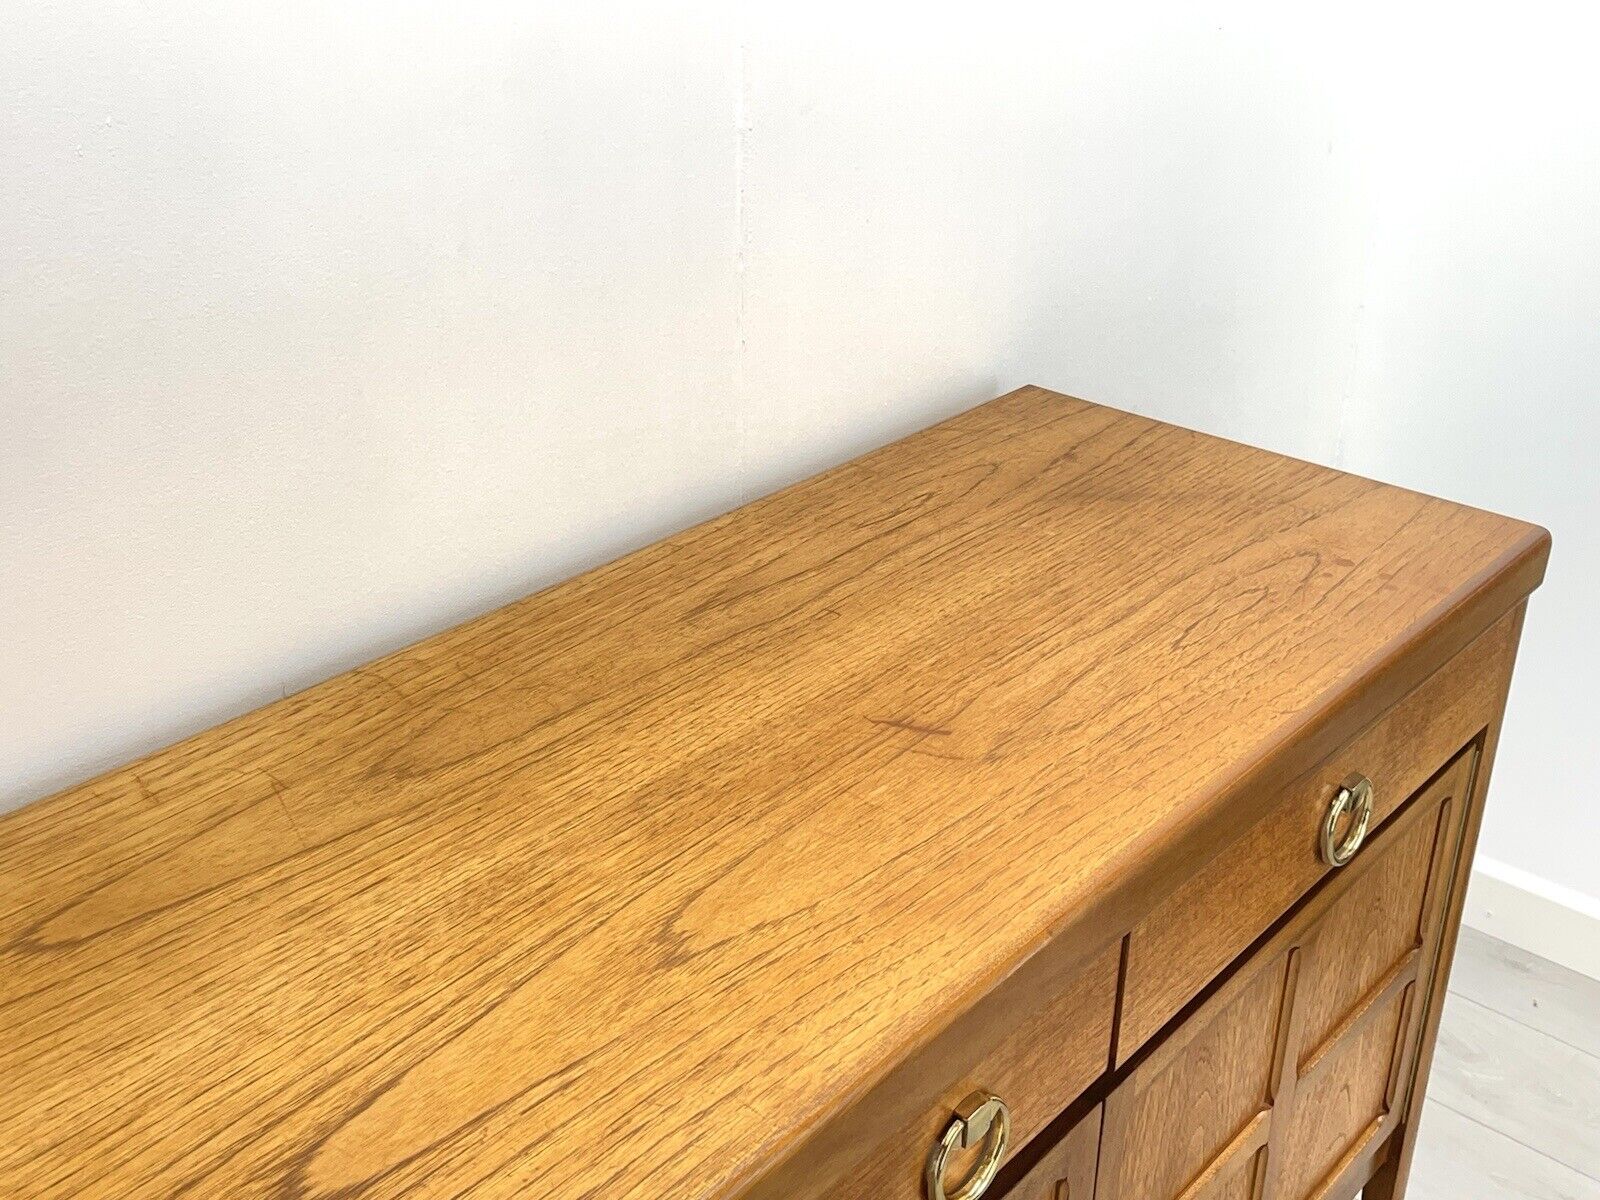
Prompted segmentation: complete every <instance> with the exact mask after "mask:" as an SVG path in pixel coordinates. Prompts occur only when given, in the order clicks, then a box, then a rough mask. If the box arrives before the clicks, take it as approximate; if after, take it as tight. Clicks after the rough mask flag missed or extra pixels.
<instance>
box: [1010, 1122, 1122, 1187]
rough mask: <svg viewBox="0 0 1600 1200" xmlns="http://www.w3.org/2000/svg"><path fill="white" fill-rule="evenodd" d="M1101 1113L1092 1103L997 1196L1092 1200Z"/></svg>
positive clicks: (1098, 1151) (1098, 1149)
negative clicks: (1083, 1115)
mask: <svg viewBox="0 0 1600 1200" xmlns="http://www.w3.org/2000/svg"><path fill="white" fill-rule="evenodd" d="M1101 1113H1102V1109H1101V1108H1099V1107H1096V1108H1095V1110H1094V1111H1093V1112H1091V1113H1090V1114H1089V1115H1088V1116H1086V1117H1084V1118H1083V1120H1081V1121H1079V1122H1078V1123H1077V1124H1076V1125H1074V1126H1073V1127H1072V1130H1071V1132H1069V1133H1068V1134H1067V1135H1066V1136H1065V1137H1063V1138H1062V1139H1061V1140H1060V1141H1059V1142H1057V1143H1056V1144H1055V1145H1054V1146H1052V1147H1050V1149H1049V1150H1047V1151H1045V1153H1044V1156H1043V1157H1042V1158H1040V1159H1039V1161H1038V1162H1036V1163H1034V1164H1033V1166H1031V1167H1029V1168H1028V1171H1027V1173H1026V1174H1024V1175H1023V1176H1022V1178H1020V1179H1018V1180H1017V1182H1016V1183H1014V1184H1012V1185H1011V1187H1009V1188H1007V1189H1006V1191H1005V1193H1004V1194H1003V1196H1002V1198H1001V1200H1094V1175H1095V1163H1096V1160H1097V1158H1098V1156H1099V1153H1100V1119H1101Z"/></svg>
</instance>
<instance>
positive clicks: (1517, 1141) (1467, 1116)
mask: <svg viewBox="0 0 1600 1200" xmlns="http://www.w3.org/2000/svg"><path fill="white" fill-rule="evenodd" d="M1490 1011H1493V1010H1492V1009H1491V1010H1490ZM1428 1103H1429V1104H1437V1105H1438V1106H1439V1107H1440V1108H1443V1109H1448V1110H1449V1111H1450V1112H1453V1113H1455V1115H1456V1116H1458V1117H1460V1118H1461V1119H1462V1120H1464V1121H1470V1122H1472V1124H1474V1125H1476V1126H1477V1127H1478V1128H1479V1129H1486V1130H1488V1131H1489V1132H1490V1133H1492V1134H1495V1135H1497V1136H1499V1137H1503V1138H1505V1139H1506V1141H1508V1142H1511V1143H1513V1144H1514V1145H1518V1146H1521V1147H1522V1148H1523V1149H1524V1150H1526V1151H1528V1152H1529V1153H1531V1154H1537V1155H1538V1156H1539V1157H1540V1158H1542V1159H1544V1160H1545V1161H1546V1162H1551V1163H1554V1164H1555V1165H1556V1166H1558V1167H1565V1168H1566V1169H1567V1170H1569V1171H1571V1172H1572V1173H1573V1174H1575V1175H1580V1176H1582V1177H1583V1178H1584V1179H1587V1180H1588V1181H1589V1182H1590V1183H1595V1184H1600V1179H1597V1178H1595V1177H1594V1176H1593V1175H1591V1174H1589V1172H1587V1171H1585V1170H1584V1169H1583V1168H1582V1167H1576V1166H1573V1165H1572V1164H1571V1163H1569V1162H1564V1161H1562V1160H1561V1159H1559V1158H1557V1157H1556V1156H1555V1155H1553V1154H1551V1153H1550V1152H1549V1151H1547V1150H1541V1149H1540V1148H1539V1147H1538V1146H1531V1145H1529V1144H1528V1143H1527V1142H1525V1141H1523V1140H1522V1139H1521V1138H1519V1137H1515V1136H1513V1135H1512V1134H1509V1133H1507V1132H1506V1131H1505V1130H1504V1129H1496V1128H1495V1127H1494V1126H1493V1125H1489V1124H1486V1123H1485V1122H1483V1121H1480V1120H1478V1118H1477V1117H1475V1116H1473V1115H1472V1114H1471V1113H1466V1112H1462V1111H1461V1110H1460V1109H1459V1108H1457V1107H1455V1105H1453V1104H1446V1103H1445V1102H1444V1101H1443V1100H1435V1099H1434V1098H1433V1097H1431V1096H1430V1097H1428Z"/></svg>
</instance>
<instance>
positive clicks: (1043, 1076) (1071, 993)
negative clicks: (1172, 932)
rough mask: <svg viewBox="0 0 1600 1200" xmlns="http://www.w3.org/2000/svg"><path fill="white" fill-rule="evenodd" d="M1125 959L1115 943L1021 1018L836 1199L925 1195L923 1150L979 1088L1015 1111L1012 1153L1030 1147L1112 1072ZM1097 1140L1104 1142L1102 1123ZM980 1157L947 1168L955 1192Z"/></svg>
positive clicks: (903, 1199)
mask: <svg viewBox="0 0 1600 1200" xmlns="http://www.w3.org/2000/svg"><path fill="white" fill-rule="evenodd" d="M1121 959H1122V955H1121V947H1120V946H1115V945H1114V946H1110V947H1108V948H1107V949H1106V950H1105V951H1104V952H1102V953H1101V955H1100V957H1099V958H1098V959H1097V960H1095V961H1094V962H1092V963H1090V964H1089V966H1088V967H1087V968H1086V969H1084V970H1083V971H1081V972H1080V973H1079V974H1078V975H1077V977H1076V978H1075V979H1074V980H1073V981H1072V983H1071V985H1070V986H1068V987H1066V988H1063V989H1062V991H1061V992H1060V994H1059V995H1057V996H1055V997H1053V998H1051V999H1050V1000H1049V1001H1048V1002H1047V1003H1043V1004H1041V1005H1039V1007H1038V1009H1037V1010H1036V1011H1035V1012H1033V1013H1032V1014H1030V1015H1029V1016H1028V1017H1027V1018H1025V1019H1023V1020H1021V1021H1019V1022H1018V1023H1017V1025H1016V1027H1015V1028H1014V1029H1013V1030H1012V1031H1011V1033H1010V1035H1009V1036H1008V1037H1007V1038H1006V1039H1005V1040H1004V1041H1003V1042H1001V1043H1000V1044H999V1045H998V1046H996V1047H995V1048H994V1050H992V1051H991V1052H990V1053H989V1054H987V1055H985V1057H984V1060H983V1062H981V1063H979V1064H977V1065H976V1066H975V1067H974V1068H973V1069H972V1070H971V1071H969V1072H967V1073H965V1074H963V1075H961V1076H959V1077H957V1078H956V1079H953V1080H952V1081H951V1082H950V1084H949V1085H948V1086H947V1087H946V1088H945V1089H944V1091H943V1093H942V1094H941V1095H940V1097H939V1100H938V1101H937V1103H935V1104H934V1105H932V1106H931V1107H930V1106H926V1105H925V1106H923V1107H922V1108H921V1110H920V1111H919V1112H918V1113H917V1115H916V1117H915V1119H913V1120H912V1121H911V1122H910V1123H909V1124H908V1125H907V1126H905V1127H904V1128H902V1129H900V1130H897V1131H896V1132H895V1133H894V1134H893V1135H892V1136H890V1137H889V1138H887V1139H886V1140H885V1141H884V1143H883V1145H881V1146H880V1147H879V1148H878V1150H877V1152H876V1153H874V1154H872V1155H870V1156H869V1157H868V1159H867V1161H866V1163H865V1164H864V1165H863V1166H862V1167H861V1169H860V1170H859V1171H857V1172H856V1173H855V1174H854V1175H852V1176H851V1178H850V1179H849V1180H848V1181H847V1182H845V1183H842V1184H841V1185H839V1186H838V1187H837V1188H835V1189H834V1191H833V1192H832V1193H831V1194H830V1200H923V1196H924V1192H923V1182H922V1168H923V1159H922V1153H921V1152H922V1151H925V1150H926V1148H927V1147H929V1146H932V1145H933V1144H934V1142H936V1141H937V1140H938V1139H939V1136H940V1134H942V1133H943V1132H944V1129H945V1126H946V1124H947V1123H948V1122H949V1120H950V1114H951V1112H953V1111H954V1109H955V1107H956V1105H957V1104H959V1103H960V1102H961V1101H962V1099H964V1098H965V1097H966V1096H968V1095H969V1094H971V1093H972V1092H975V1091H979V1090H982V1091H986V1092H991V1093H993V1094H994V1095H997V1096H1002V1097H1004V1098H1005V1101H1006V1104H1007V1106H1008V1107H1009V1108H1010V1110H1011V1140H1010V1149H1009V1151H1008V1152H1007V1157H1008V1158H1009V1157H1010V1156H1011V1155H1013V1154H1015V1152H1016V1151H1017V1150H1019V1149H1021V1148H1022V1147H1023V1146H1025V1145H1026V1144H1027V1143H1028V1142H1029V1140H1030V1139H1032V1138H1033V1136H1034V1135H1035V1134H1037V1133H1038V1132H1039V1131H1040V1130H1041V1129H1043V1128H1044V1127H1045V1126H1046V1125H1048V1124H1049V1123H1050V1122H1051V1120H1053V1119H1054V1118H1055V1116H1056V1115H1057V1114H1058V1113H1060V1112H1061V1110H1062V1109H1064V1108H1066V1107H1067V1105H1069V1104H1070V1103H1071V1102H1072V1101H1073V1100H1075V1099H1076V1098H1077V1097H1078V1095H1079V1094H1080V1093H1082V1092H1083V1091H1084V1090H1085V1089H1087V1088H1088V1087H1089V1085H1090V1084H1092V1083H1094V1081H1095V1080H1096V1079H1098V1078H1099V1077H1100V1076H1101V1075H1102V1074H1103V1073H1104V1072H1105V1069H1106V1054H1107V1049H1108V1048H1109V1047H1110V1045H1111V1021H1112V1016H1113V1014H1114V1013H1115V1010H1116V1000H1117V976H1118V972H1119V969H1120V966H1121ZM1081 1136H1082V1135H1080V1137H1081ZM1095 1137H1096V1140H1097V1141H1098V1138H1099V1126H1098V1125H1096V1127H1095ZM976 1157H977V1151H976V1150H974V1151H972V1152H971V1153H969V1154H966V1155H965V1156H964V1157H963V1156H962V1155H961V1153H960V1152H958V1154H957V1156H956V1157H954V1158H953V1159H952V1161H951V1164H950V1167H949V1169H948V1170H947V1172H946V1174H947V1175H948V1177H949V1178H950V1180H951V1183H950V1190H951V1191H952V1192H953V1191H954V1190H955V1186H956V1182H957V1181H959V1180H961V1179H965V1178H966V1177H967V1175H968V1174H969V1172H970V1167H971V1165H972V1160H973V1159H975V1158H976ZM1085 1200H1088V1198H1087V1197H1085Z"/></svg>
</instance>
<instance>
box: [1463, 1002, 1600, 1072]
mask: <svg viewBox="0 0 1600 1200" xmlns="http://www.w3.org/2000/svg"><path fill="white" fill-rule="evenodd" d="M1448 994H1449V995H1451V996H1454V997H1456V998H1457V999H1458V1000H1464V1001H1466V1003H1468V1004H1470V1005H1472V1006H1473V1007H1475V1008H1481V1009H1483V1011H1484V1012H1491V1013H1493V1014H1494V1015H1495V1016H1497V1017H1504V1018H1505V1019H1506V1020H1508V1021H1510V1022H1511V1023H1512V1024H1513V1025H1520V1026H1522V1028H1524V1029H1526V1030H1527V1031H1528V1032H1529V1033H1536V1034H1538V1035H1539V1036H1540V1037H1542V1038H1549V1039H1550V1040H1551V1041H1552V1042H1554V1043H1555V1044H1556V1045H1558V1046H1565V1047H1566V1048H1567V1049H1568V1050H1573V1051H1576V1052H1577V1053H1579V1054H1581V1055H1583V1056H1584V1057H1585V1058H1587V1059H1590V1060H1591V1061H1593V1062H1595V1063H1600V1055H1597V1054H1595V1053H1594V1051H1592V1050H1590V1049H1588V1048H1587V1047H1584V1046H1578V1045H1575V1044H1573V1043H1572V1042H1569V1041H1567V1039H1566V1038H1564V1037H1558V1036H1557V1035H1555V1034H1553V1033H1551V1032H1550V1031H1549V1030H1548V1029H1540V1028H1539V1027H1538V1026H1537V1025H1529V1024H1528V1023H1527V1022H1526V1021H1524V1020H1521V1019H1520V1018H1518V1017H1517V1016H1516V1015H1515V1014H1514V1013H1508V1012H1505V1011H1504V1010H1502V1009H1498V1008H1496V1007H1495V1006H1494V1005H1492V1004H1485V1003H1484V1002H1483V1001H1482V1000H1475V999H1473V998H1472V997H1471V996H1463V995H1462V994H1461V993H1460V992H1449V993H1448Z"/></svg>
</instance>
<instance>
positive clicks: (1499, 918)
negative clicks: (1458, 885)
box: [1462, 854, 1600, 979]
mask: <svg viewBox="0 0 1600 1200" xmlns="http://www.w3.org/2000/svg"><path fill="white" fill-rule="evenodd" d="M1462 921H1463V922H1464V923H1465V924H1467V925H1471V926H1472V927H1473V928H1474V929H1479V930H1482V931H1483V932H1484V933H1487V934H1489V935H1490V936H1491V937H1497V938H1499V939H1500V940H1501V941H1502V942H1510V943H1511V944H1512V945H1513V946H1518V947H1521V948H1522V949H1523V950H1526V951H1527V952H1528V953H1529V954H1537V955H1538V956H1539V957H1540V958H1547V959H1549V960H1550V961H1551V962H1553V963H1559V964H1560V965H1561V966H1563V967H1566V968H1568V969H1569V970H1573V971H1577V972H1579V973H1580V974H1583V975H1587V976H1588V977H1589V978H1590V979H1600V900H1597V899H1595V898H1594V897H1593V896H1586V895H1584V894H1583V893H1582V892H1578V891H1574V890H1573V889H1572V888H1568V887H1563V886H1562V885H1560V884H1558V883H1551V882H1550V881H1549V880H1546V879H1541V878H1540V877H1539V876H1537V875H1532V874H1530V873H1528V872H1527V871H1524V870H1522V869H1521V868H1520V867H1513V866H1511V865H1509V864H1508V863H1503V862H1499V861H1498V860H1496V859H1492V858H1485V857H1483V856H1482V855H1481V854H1480V855H1479V856H1478V861H1477V862H1475V863H1474V864H1473V865H1472V882H1471V884H1470V885H1469V886H1468V888H1467V907H1466V912H1465V913H1464V914H1463V915H1462Z"/></svg>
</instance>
